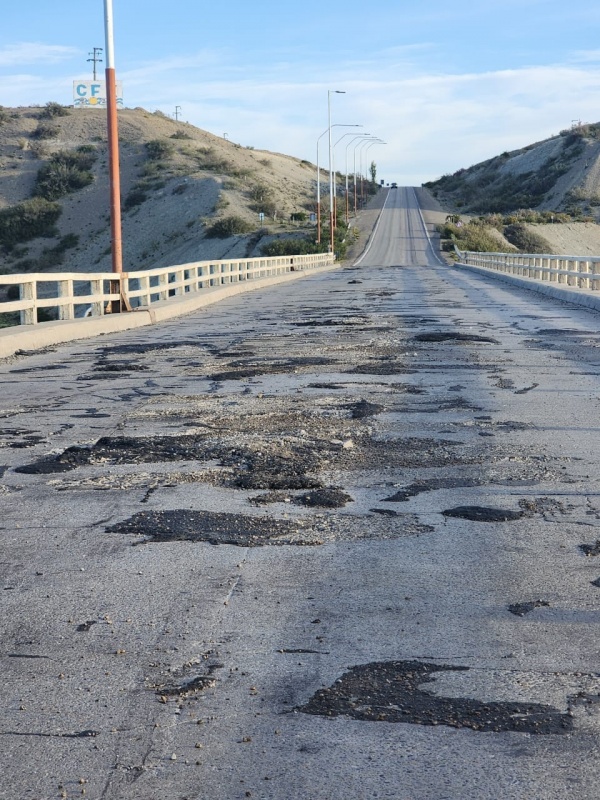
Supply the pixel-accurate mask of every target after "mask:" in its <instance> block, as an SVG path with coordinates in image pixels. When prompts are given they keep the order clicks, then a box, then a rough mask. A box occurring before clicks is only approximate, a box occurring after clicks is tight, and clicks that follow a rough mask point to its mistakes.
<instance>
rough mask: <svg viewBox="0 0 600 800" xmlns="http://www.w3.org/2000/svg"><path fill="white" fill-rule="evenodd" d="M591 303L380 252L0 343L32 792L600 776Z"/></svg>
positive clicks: (554, 792)
mask: <svg viewBox="0 0 600 800" xmlns="http://www.w3.org/2000/svg"><path fill="white" fill-rule="evenodd" d="M598 321H599V318H598V316H597V315H595V314H593V313H591V312H586V311H583V310H579V309H577V308H574V307H570V306H567V305H561V304H559V303H558V302H555V301H551V300H549V299H547V298H542V297H539V296H536V295H535V294H532V293H528V292H526V291H524V290H517V289H513V288H511V287H507V286H506V285H503V284H500V283H497V282H495V281H494V280H492V279H484V278H482V277H480V276H477V275H473V274H464V273H461V272H460V271H459V270H456V269H454V268H451V267H448V266H444V265H442V264H441V262H440V261H439V260H438V259H437V257H436V256H435V254H434V252H433V250H432V248H431V246H430V244H429V242H428V240H427V238H426V236H425V233H424V229H423V224H422V221H421V217H420V215H419V213H418V210H417V206H416V193H415V191H414V190H412V189H398V190H391V191H390V192H389V195H388V197H387V200H386V205H385V208H384V210H383V212H382V215H381V218H380V222H379V225H378V228H377V230H376V232H375V234H374V236H373V239H372V242H371V244H370V246H369V249H368V250H367V252H366V254H365V255H364V257H363V258H362V259H361V260H360V261H359V262H358V263H356V264H354V265H352V266H348V267H345V268H340V269H337V270H333V271H331V272H328V273H322V274H320V275H315V276H309V277H307V278H306V279H303V280H302V281H299V282H296V283H294V285H293V286H290V285H285V286H281V287H278V288H272V289H268V290H258V291H255V292H251V293H248V294H246V295H244V296H240V297H237V298H235V299H232V300H228V301H226V302H223V303H221V304H219V305H218V306H213V307H211V308H209V309H207V310H205V311H202V312H200V313H197V314H194V315H193V316H189V317H186V318H183V319H178V320H175V321H173V322H172V323H170V324H164V325H161V326H157V327H155V328H154V329H153V330H148V329H144V330H143V331H134V332H129V333H124V334H119V335H115V336H106V337H100V338H98V339H96V340H89V341H84V342H75V343H73V344H71V345H69V346H60V347H56V348H53V349H52V350H49V351H45V352H35V353H21V354H20V355H18V356H17V357H14V358H12V359H10V360H9V361H6V362H3V363H2V365H1V367H0V373H1V380H2V395H1V400H0V417H1V420H2V422H1V430H0V446H1V449H0V504H1V508H2V513H1V516H0V567H1V583H0V590H1V598H2V618H1V627H2V638H1V653H0V658H1V666H2V685H3V692H2V705H1V712H0V742H1V748H0V761H1V764H0V774H1V776H2V777H1V778H0V781H1V783H2V787H1V789H0V797H2V798H6V799H7V800H41V799H42V798H43V800H48V799H49V798H55V797H56V798H60V797H66V798H76V797H81V796H82V795H84V794H85V796H86V797H87V798H93V800H100V798H103V799H105V800H106V799H108V800H157V799H158V798H160V799H161V800H183V798H190V800H191V799H192V798H193V800H201V799H204V798H211V800H237V798H246V797H251V798H265V799H266V798H273V799H274V800H304V799H306V800H363V799H364V800H367V798H369V799H370V798H390V799H393V800H463V798H468V797H473V798H478V800H485V799H486V798H494V799H497V798H502V800H531V798H536V800H588V799H589V800H596V798H597V797H598V785H599V781H600V775H599V772H600V768H599V766H598V758H597V753H598V746H599V744H600V739H599V733H600V716H599V715H600V658H599V656H598V633H599V627H600V588H599V587H600V558H599V557H598V556H599V554H600V521H599V520H600V497H599V492H598V468H597V467H598V446H597V444H598V427H599V423H598V420H599V418H600V401H599V396H600V385H599V375H600V333H599V329H598Z"/></svg>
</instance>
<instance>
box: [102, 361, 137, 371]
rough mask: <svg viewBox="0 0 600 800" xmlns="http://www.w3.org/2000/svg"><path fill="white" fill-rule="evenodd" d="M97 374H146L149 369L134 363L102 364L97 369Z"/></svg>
mask: <svg viewBox="0 0 600 800" xmlns="http://www.w3.org/2000/svg"><path fill="white" fill-rule="evenodd" d="M95 369H96V371H97V372H144V371H145V370H147V369H149V367H147V366H146V365H145V364H137V363H135V362H134V361H127V362H116V361H114V362H112V363H110V362H108V363H104V362H103V363H100V364H97V365H96V367H95Z"/></svg>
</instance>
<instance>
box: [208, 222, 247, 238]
mask: <svg viewBox="0 0 600 800" xmlns="http://www.w3.org/2000/svg"><path fill="white" fill-rule="evenodd" d="M253 230H254V225H252V224H251V223H250V222H247V221H246V220H245V219H243V218H242V217H223V219H219V220H217V221H216V222H215V223H213V224H212V225H211V226H210V228H208V229H207V231H206V236H207V237H208V238H209V239H227V237H228V236H235V235H236V234H244V233H250V232H251V231H253Z"/></svg>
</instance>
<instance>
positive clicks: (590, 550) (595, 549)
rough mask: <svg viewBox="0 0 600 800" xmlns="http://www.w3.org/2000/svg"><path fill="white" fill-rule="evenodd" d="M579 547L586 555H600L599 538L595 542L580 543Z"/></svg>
mask: <svg viewBox="0 0 600 800" xmlns="http://www.w3.org/2000/svg"><path fill="white" fill-rule="evenodd" d="M579 549H580V550H581V552H582V553H583V554H584V555H586V556H590V557H592V556H600V539H596V544H580V545H579Z"/></svg>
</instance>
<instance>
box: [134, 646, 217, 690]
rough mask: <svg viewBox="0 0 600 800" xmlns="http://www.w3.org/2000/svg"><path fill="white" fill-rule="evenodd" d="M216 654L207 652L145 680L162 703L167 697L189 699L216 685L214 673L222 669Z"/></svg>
mask: <svg viewBox="0 0 600 800" xmlns="http://www.w3.org/2000/svg"><path fill="white" fill-rule="evenodd" d="M224 666H225V665H224V664H222V663H221V661H220V660H219V657H218V654H217V653H215V652H212V651H211V652H208V653H205V654H204V655H202V656H200V657H199V658H194V659H192V660H190V661H188V662H187V663H186V664H184V665H183V666H181V667H175V668H170V669H168V670H166V671H165V670H163V671H162V672H160V673H158V674H156V675H155V676H154V677H153V678H151V679H148V680H147V684H148V686H149V688H151V689H154V690H155V691H156V693H157V694H158V695H160V698H161V700H162V701H163V702H166V701H167V700H168V698H169V697H176V698H186V697H187V698H189V697H192V696H193V695H196V694H198V693H199V692H202V691H205V690H206V689H211V688H213V687H214V686H216V684H217V679H216V678H215V673H216V672H218V670H220V669H223V668H224Z"/></svg>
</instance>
